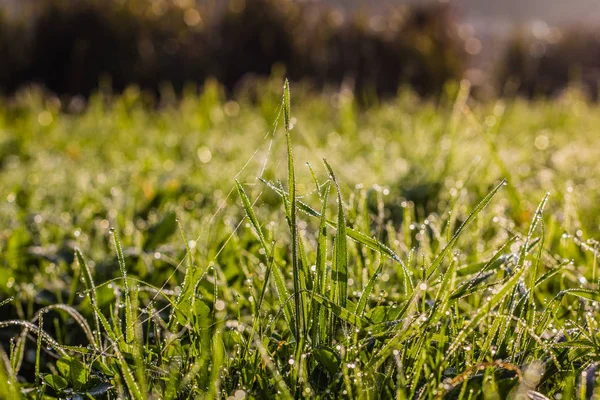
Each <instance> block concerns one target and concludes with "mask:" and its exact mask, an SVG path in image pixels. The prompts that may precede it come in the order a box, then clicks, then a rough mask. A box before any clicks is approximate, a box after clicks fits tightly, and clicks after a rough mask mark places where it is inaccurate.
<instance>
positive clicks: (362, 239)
mask: <svg viewBox="0 0 600 400" xmlns="http://www.w3.org/2000/svg"><path fill="white" fill-rule="evenodd" d="M261 181H262V182H263V183H264V184H266V185H267V186H268V187H269V188H270V189H272V190H274V191H275V192H276V193H277V194H279V195H280V196H283V195H284V193H283V191H282V190H281V189H280V188H278V187H277V186H276V185H274V184H273V183H272V182H269V181H266V180H264V179H261ZM298 209H299V210H300V211H303V212H304V213H306V214H308V215H310V216H311V217H316V218H319V219H320V218H321V213H320V212H318V211H317V210H315V209H314V208H312V207H310V206H309V205H308V204H306V203H304V202H302V201H301V200H298ZM326 221H327V225H329V226H331V227H332V228H334V229H337V226H338V224H337V222H336V221H333V220H330V219H327V220H326ZM346 235H348V237H349V238H350V239H352V240H354V241H355V242H358V243H360V244H363V245H365V246H367V247H368V248H370V249H371V250H374V251H377V252H380V253H381V254H384V255H386V256H387V257H389V258H391V259H392V260H394V261H396V262H402V261H401V260H400V257H398V255H397V254H396V253H394V251H393V250H392V249H390V248H389V247H387V246H386V245H384V244H383V243H381V242H379V241H378V240H376V239H374V238H372V237H369V236H368V235H366V234H365V233H362V232H360V231H357V230H356V229H353V228H350V227H346Z"/></svg>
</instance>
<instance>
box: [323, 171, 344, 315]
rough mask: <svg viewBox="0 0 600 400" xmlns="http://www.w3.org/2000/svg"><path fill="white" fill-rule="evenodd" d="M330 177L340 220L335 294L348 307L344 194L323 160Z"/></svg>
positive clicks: (338, 224) (334, 270)
mask: <svg viewBox="0 0 600 400" xmlns="http://www.w3.org/2000/svg"><path fill="white" fill-rule="evenodd" d="M323 162H324V163H325V166H326V167H327V170H328V171H329V175H330V176H331V179H332V180H333V183H334V184H335V188H336V191H337V200H338V219H337V233H336V235H335V241H334V254H335V259H334V262H333V284H334V286H337V289H335V292H336V293H337V296H338V298H337V301H338V304H339V305H340V306H341V307H346V303H347V301H348V242H347V238H346V219H345V217H344V203H343V202H342V193H341V191H340V186H339V184H338V181H337V178H336V176H335V174H334V173H333V169H331V166H330V165H329V164H328V163H327V160H323Z"/></svg>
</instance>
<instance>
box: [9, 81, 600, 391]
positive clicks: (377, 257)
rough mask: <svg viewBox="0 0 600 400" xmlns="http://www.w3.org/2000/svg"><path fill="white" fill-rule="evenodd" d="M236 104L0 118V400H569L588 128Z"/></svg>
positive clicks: (585, 289)
mask: <svg viewBox="0 0 600 400" xmlns="http://www.w3.org/2000/svg"><path fill="white" fill-rule="evenodd" d="M262 88H263V89H262V90H261V92H260V93H258V94H256V93H254V94H252V93H240V94H239V95H238V96H237V97H236V101H232V100H230V101H226V100H224V96H223V95H222V93H221V90H220V88H219V87H218V86H217V85H216V84H214V83H209V84H207V85H206V86H205V88H204V89H203V90H202V91H201V92H200V93H199V94H198V93H195V92H194V91H192V90H190V91H188V94H187V95H185V96H184V98H183V99H182V100H181V102H178V103H176V104H161V105H157V106H153V107H150V106H148V105H147V104H146V103H145V98H144V96H143V95H141V94H140V93H138V92H136V91H135V90H134V89H130V90H128V91H127V92H126V93H125V94H123V95H122V96H119V97H110V96H108V95H106V94H99V95H97V96H95V97H93V98H92V99H91V100H90V103H89V104H88V107H87V108H86V110H85V111H83V112H80V113H74V112H67V111H68V108H69V105H68V104H61V103H60V101H58V100H57V99H55V98H52V97H47V96H41V95H40V94H39V93H37V92H35V91H29V92H23V93H22V94H21V95H20V96H19V97H18V98H17V99H15V100H13V101H11V102H10V103H5V104H4V105H3V107H2V108H1V109H0V132H1V136H0V137H1V140H2V141H1V143H0V166H1V168H2V175H0V189H1V190H0V193H2V199H1V200H2V202H1V204H0V221H1V222H2V223H1V224H0V262H1V263H2V268H3V273H2V274H0V296H1V297H0V312H1V315H2V317H1V320H0V335H1V336H0V337H1V338H2V340H1V342H2V344H3V346H2V348H1V350H0V359H1V362H0V397H1V398H86V397H87V398H110V399H117V398H135V399H138V398H144V399H145V398H168V399H172V398H204V397H205V398H214V397H220V398H221V397H223V398H228V397H233V398H237V399H244V398H274V397H279V398H292V397H296V398H299V397H322V398H335V397H347V398H355V397H356V398H366V399H374V398H398V399H412V398H423V399H425V398H463V399H468V398H484V397H485V398H506V397H508V396H511V397H513V398H527V396H528V397H529V398H544V397H542V396H547V397H549V398H563V399H570V398H582V399H583V398H591V396H592V394H593V393H594V390H595V387H596V379H597V377H596V370H597V360H598V359H599V358H598V357H599V356H600V344H599V342H598V338H597V327H598V322H597V321H598V318H599V317H600V309H599V307H598V303H597V301H598V300H599V298H600V293H599V292H598V290H599V287H598V278H599V277H598V276H597V275H598V272H597V256H598V251H599V244H598V242H597V241H596V239H597V238H598V231H599V226H600V214H599V213H598V212H597V205H598V201H599V200H600V190H599V186H600V166H599V164H598V163H597V158H598V151H597V149H598V148H600V135H599V134H598V128H597V127H598V126H600V124H599V123H600V113H598V106H597V105H592V104H588V103H586V102H584V101H583V100H581V99H580V98H579V97H578V95H577V94H576V93H574V92H571V93H569V94H567V95H565V96H564V97H563V98H561V99H558V100H554V101H543V102H541V101H540V102H523V101H520V100H516V101H513V100H499V101H497V102H492V103H489V104H479V103H477V102H475V101H473V100H471V99H469V97H468V87H467V86H466V85H464V84H463V85H462V86H456V87H449V88H448V90H447V93H446V95H445V96H443V98H442V99H441V100H440V101H439V102H437V103H433V102H428V101H424V100H418V99H416V98H414V97H413V96H412V95H411V94H410V93H405V92H402V93H400V94H399V95H398V97H397V98H396V99H395V100H394V101H392V102H389V103H383V104H380V105H376V106H373V107H372V108H369V109H366V110H365V109H359V108H358V107H357V106H356V103H355V102H354V100H353V98H352V94H351V93H349V92H347V91H341V92H336V93H332V94H328V95H325V94H320V95H317V94H311V93H309V92H308V91H307V90H305V88H303V87H300V86H298V89H297V90H296V89H295V88H294V91H292V92H291V96H290V91H289V86H288V85H287V83H286V85H285V87H284V90H283V97H282V90H281V88H280V82H278V81H277V82H276V81H269V82H264V85H262ZM524 396H525V397H524ZM535 396H538V397H535ZM561 396H562V397H561Z"/></svg>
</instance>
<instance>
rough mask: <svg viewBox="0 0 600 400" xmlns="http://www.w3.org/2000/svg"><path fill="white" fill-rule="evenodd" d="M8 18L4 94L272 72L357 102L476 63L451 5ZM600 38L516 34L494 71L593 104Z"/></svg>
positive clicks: (187, 2) (421, 86) (61, 1)
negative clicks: (339, 91) (349, 11)
mask: <svg viewBox="0 0 600 400" xmlns="http://www.w3.org/2000/svg"><path fill="white" fill-rule="evenodd" d="M24 4H28V5H29V7H27V6H24V7H22V12H19V13H18V16H17V17H15V16H12V17H8V15H6V14H5V15H3V14H0V93H3V94H11V93H14V92H15V91H16V90H18V89H19V88H20V87H22V86H24V85H27V84H30V83H39V84H41V85H42V86H43V87H45V88H46V89H48V90H50V91H52V92H54V93H57V94H59V95H63V94H66V95H84V96H87V95H89V94H90V93H91V92H93V91H94V90H96V89H97V88H98V87H99V86H103V87H108V88H110V89H112V90H114V91H117V92H120V91H122V90H123V89H124V88H125V87H127V86H129V85H137V86H139V87H140V88H141V89H143V90H149V91H152V92H154V93H158V92H159V91H160V88H161V87H162V85H163V83H165V82H169V83H170V84H171V85H172V87H173V88H174V89H175V91H176V92H180V91H181V90H182V88H183V87H184V85H185V83H187V82H196V83H202V82H204V81H205V80H206V79H209V78H215V79H216V80H218V81H219V82H220V83H221V84H223V85H224V87H225V88H226V89H227V90H229V91H233V90H235V89H236V88H237V87H239V86H240V85H244V84H245V82H250V79H245V78H248V77H250V78H251V77H254V76H268V75H270V74H271V73H272V72H273V70H274V68H275V69H277V70H279V71H281V70H284V71H285V74H286V75H287V76H289V77H290V78H291V79H293V80H304V81H308V82H311V83H312V85H314V86H315V87H317V88H321V87H324V86H327V85H332V86H339V85H340V84H342V83H344V84H347V85H349V86H350V87H351V88H352V89H354V91H355V92H356V93H357V94H358V95H359V96H363V97H365V96H372V97H373V98H376V97H380V96H387V95H394V94H395V93H397V91H398V88H399V87H401V86H410V87H411V88H413V90H415V91H416V92H417V93H419V94H421V95H424V96H431V95H433V96H435V95H437V94H438V93H440V92H441V91H442V90H443V87H444V84H445V83H446V82H448V81H456V80H460V79H462V78H463V77H464V76H468V74H466V75H465V72H466V69H467V68H468V67H469V65H470V55H471V54H469V53H470V52H469V51H468V50H469V39H470V38H468V37H465V36H464V35H461V34H460V33H459V32H460V26H459V24H458V22H457V20H456V18H455V17H454V15H453V12H452V9H451V8H450V7H449V6H448V5H447V4H441V3H433V4H429V5H417V6H411V7H407V6H404V7H397V8H393V9H390V10H389V12H387V13H385V14H384V15H375V16H369V15H363V14H354V15H345V14H343V13H341V12H340V11H339V10H336V9H334V8H328V7H326V6H323V5H322V6H320V7H314V6H311V7H308V6H306V5H302V4H300V3H298V2H294V1H292V0H226V1H223V2H220V1H217V2H215V1H208V2H207V1H205V2H203V3H201V4H200V5H199V4H197V3H196V1H195V0H150V1H148V0H78V1H72V0H35V1H31V2H27V3H24ZM599 71H600V35H598V32H597V31H593V30H587V31H586V30H583V29H574V30H571V31H567V32H560V31H558V30H555V29H551V28H548V27H545V28H544V26H541V27H540V26H538V27H537V28H536V29H533V31H532V32H521V31H519V32H516V33H515V35H514V37H513V39H512V40H511V41H510V43H509V44H508V46H507V49H506V51H505V52H503V53H502V54H501V57H500V58H499V60H498V62H496V63H495V67H494V71H487V72H488V74H487V75H486V76H487V77H489V78H490V79H487V82H486V85H488V86H493V87H495V88H496V89H497V92H498V93H502V92H503V90H504V88H505V86H506V85H505V83H506V82H516V83H517V85H516V86H515V85H512V87H513V88H517V91H518V92H519V93H520V94H523V95H526V96H530V97H532V96H537V95H554V94H557V93H560V92H561V91H562V90H564V89H565V88H566V87H567V86H568V85H569V84H570V83H572V82H573V81H577V82H579V83H582V84H583V87H584V88H585V89H586V90H587V92H588V93H589V94H590V95H591V96H592V97H594V98H596V97H597V89H598V88H597V82H598V79H600V72H599Z"/></svg>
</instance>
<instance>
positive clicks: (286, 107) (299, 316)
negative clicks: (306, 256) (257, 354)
mask: <svg viewBox="0 0 600 400" xmlns="http://www.w3.org/2000/svg"><path fill="white" fill-rule="evenodd" d="M290 118H291V110H290V83H289V81H288V80H287V79H286V81H285V84H284V88H283V120H284V125H285V137H286V143H287V161H288V190H289V193H288V197H289V206H290V213H289V214H290V230H291V231H292V275H293V280H294V281H293V284H294V307H295V312H296V320H295V321H296V327H295V329H296V338H297V340H298V342H297V344H298V346H299V347H302V340H300V339H301V338H303V337H304V334H305V331H306V328H305V326H304V315H303V311H304V306H303V304H302V301H303V296H302V294H301V293H300V291H301V289H302V287H303V285H302V282H300V272H299V270H300V265H299V264H300V255H299V253H298V252H299V239H298V221H297V218H298V212H297V208H298V206H297V199H296V170H295V167H294V153H293V150H292V136H291V123H290Z"/></svg>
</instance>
